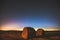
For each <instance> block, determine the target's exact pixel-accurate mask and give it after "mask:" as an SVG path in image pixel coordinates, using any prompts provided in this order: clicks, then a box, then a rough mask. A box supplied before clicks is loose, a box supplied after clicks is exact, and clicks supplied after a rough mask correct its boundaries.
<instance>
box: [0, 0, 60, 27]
mask: <svg viewBox="0 0 60 40" xmlns="http://www.w3.org/2000/svg"><path fill="white" fill-rule="evenodd" d="M1 9H2V10H1V11H2V12H1V13H2V15H0V16H1V28H6V27H8V28H10V27H11V28H23V27H26V26H29V27H33V28H60V12H59V11H60V10H59V9H60V5H59V1H57V0H48V1H18V0H4V1H2V2H1ZM11 25H12V26H11Z"/></svg>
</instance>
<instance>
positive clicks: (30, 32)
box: [21, 27, 36, 39]
mask: <svg viewBox="0 0 60 40" xmlns="http://www.w3.org/2000/svg"><path fill="white" fill-rule="evenodd" d="M35 36H36V32H35V30H34V28H32V27H25V28H24V29H23V32H22V34H21V37H22V38H23V39H29V38H33V37H35Z"/></svg>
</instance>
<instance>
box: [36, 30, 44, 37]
mask: <svg viewBox="0 0 60 40" xmlns="http://www.w3.org/2000/svg"><path fill="white" fill-rule="evenodd" d="M43 34H44V30H43V29H38V30H37V32H36V36H37V37H41V36H43Z"/></svg>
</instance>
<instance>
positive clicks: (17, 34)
mask: <svg viewBox="0 0 60 40" xmlns="http://www.w3.org/2000/svg"><path fill="white" fill-rule="evenodd" d="M21 33H22V31H1V30H0V40H24V39H22V38H21ZM28 40H60V31H44V35H43V37H34V38H31V39H28Z"/></svg>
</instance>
